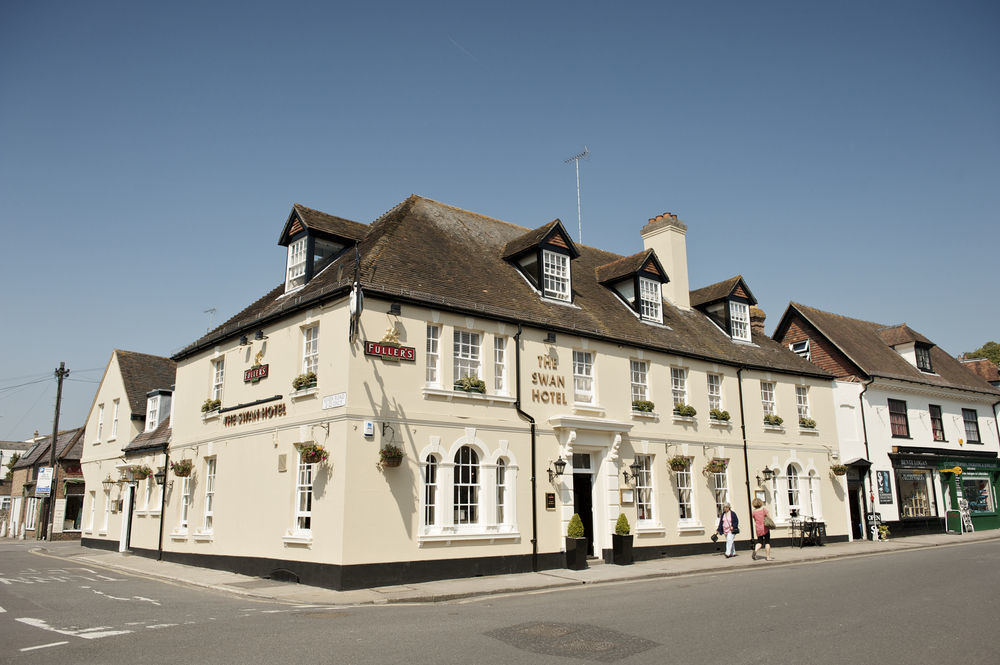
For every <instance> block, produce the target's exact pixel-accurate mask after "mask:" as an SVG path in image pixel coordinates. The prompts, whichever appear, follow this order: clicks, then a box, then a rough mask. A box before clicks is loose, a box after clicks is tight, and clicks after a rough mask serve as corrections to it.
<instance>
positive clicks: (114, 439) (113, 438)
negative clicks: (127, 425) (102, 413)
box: [97, 436, 118, 443]
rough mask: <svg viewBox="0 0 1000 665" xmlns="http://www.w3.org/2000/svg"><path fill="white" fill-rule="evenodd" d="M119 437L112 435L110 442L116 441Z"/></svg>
mask: <svg viewBox="0 0 1000 665" xmlns="http://www.w3.org/2000/svg"><path fill="white" fill-rule="evenodd" d="M117 438H118V437H115V436H112V437H111V438H109V439H108V443H114V442H115V441H116V440H117ZM97 443H100V441H98V442H97Z"/></svg>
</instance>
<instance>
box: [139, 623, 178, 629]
mask: <svg viewBox="0 0 1000 665" xmlns="http://www.w3.org/2000/svg"><path fill="white" fill-rule="evenodd" d="M178 625H180V624H176V623H156V624H153V625H152V626H146V628H172V627H174V626H178Z"/></svg>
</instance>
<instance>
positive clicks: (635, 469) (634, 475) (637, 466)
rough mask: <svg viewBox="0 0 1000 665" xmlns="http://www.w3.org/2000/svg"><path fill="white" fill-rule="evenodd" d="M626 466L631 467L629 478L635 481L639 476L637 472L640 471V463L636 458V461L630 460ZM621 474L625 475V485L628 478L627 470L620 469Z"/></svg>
mask: <svg viewBox="0 0 1000 665" xmlns="http://www.w3.org/2000/svg"><path fill="white" fill-rule="evenodd" d="M628 468H629V469H632V476H631V478H632V480H633V481H635V480H636V479H637V478H638V477H639V472H640V471H642V465H641V464H639V460H636V461H634V462H632V463H631V464H629V465H628ZM622 475H623V476H625V484H626V485H627V484H628V479H629V475H628V471H627V470H622Z"/></svg>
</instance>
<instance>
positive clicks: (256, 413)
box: [222, 402, 288, 427]
mask: <svg viewBox="0 0 1000 665" xmlns="http://www.w3.org/2000/svg"><path fill="white" fill-rule="evenodd" d="M287 412H288V411H287V409H286V408H285V403H284V402H281V403H280V404H273V405H271V406H258V407H256V408H253V409H247V410H246V411H240V412H239V413H234V414H232V415H225V416H223V417H222V425H223V427H234V426H236V425H246V424H247V423H256V422H260V421H261V420H270V419H271V418H279V417H281V416H283V415H285V414H286V413H287Z"/></svg>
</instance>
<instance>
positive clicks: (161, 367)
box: [115, 349, 177, 415]
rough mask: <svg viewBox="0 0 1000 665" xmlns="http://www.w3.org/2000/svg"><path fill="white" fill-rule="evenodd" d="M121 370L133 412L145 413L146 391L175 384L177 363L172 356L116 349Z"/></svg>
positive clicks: (166, 387)
mask: <svg viewBox="0 0 1000 665" xmlns="http://www.w3.org/2000/svg"><path fill="white" fill-rule="evenodd" d="M115 353H116V354H117V355H118V367H119V369H120V370H121V374H122V382H123V383H124V384H125V393H126V395H128V405H129V409H131V411H132V413H134V414H138V415H145V413H146V393H148V392H150V391H151V390H156V389H157V388H162V389H169V388H170V386H172V385H174V382H175V376H176V374H177V363H175V362H174V361H173V360H171V359H170V358H162V357H160V356H151V355H149V354H147V353H136V352H135V351H122V350H121V349H115Z"/></svg>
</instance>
